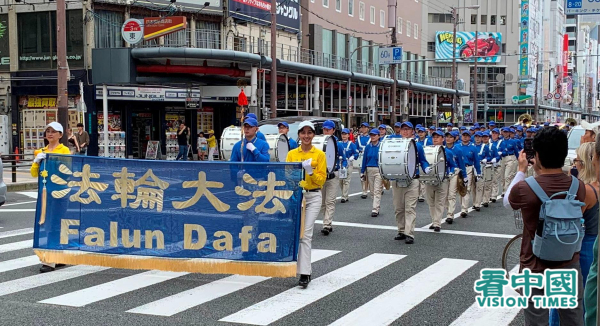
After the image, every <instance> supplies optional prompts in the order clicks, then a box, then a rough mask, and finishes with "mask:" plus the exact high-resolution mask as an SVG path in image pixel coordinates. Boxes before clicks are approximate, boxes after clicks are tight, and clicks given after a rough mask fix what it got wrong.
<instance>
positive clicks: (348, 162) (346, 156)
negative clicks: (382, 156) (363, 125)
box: [338, 128, 358, 203]
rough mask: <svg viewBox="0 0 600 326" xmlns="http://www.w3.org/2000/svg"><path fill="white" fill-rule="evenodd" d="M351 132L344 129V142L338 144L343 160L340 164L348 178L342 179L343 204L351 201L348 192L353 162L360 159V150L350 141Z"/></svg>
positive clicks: (339, 153)
mask: <svg viewBox="0 0 600 326" xmlns="http://www.w3.org/2000/svg"><path fill="white" fill-rule="evenodd" d="M349 138H350V130H348V128H344V129H342V141H340V142H338V155H339V156H340V157H341V158H342V159H341V161H340V162H339V164H340V165H341V167H340V168H345V169H346V178H345V179H342V178H341V177H340V188H342V203H345V202H347V201H349V200H350V199H349V195H348V191H349V190H350V179H351V177H352V170H353V169H352V162H354V160H356V159H357V158H358V149H356V145H355V144H354V143H353V142H351V141H350V139H349Z"/></svg>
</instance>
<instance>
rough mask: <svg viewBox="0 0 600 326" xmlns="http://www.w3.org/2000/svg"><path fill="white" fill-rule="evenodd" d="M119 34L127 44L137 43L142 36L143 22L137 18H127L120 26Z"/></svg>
mask: <svg viewBox="0 0 600 326" xmlns="http://www.w3.org/2000/svg"><path fill="white" fill-rule="evenodd" d="M121 36H122V37H123V40H125V42H127V43H129V44H138V43H140V41H141V40H142V39H143V38H144V23H143V22H142V21H141V20H139V19H134V18H131V19H127V20H126V21H125V22H124V23H123V27H121Z"/></svg>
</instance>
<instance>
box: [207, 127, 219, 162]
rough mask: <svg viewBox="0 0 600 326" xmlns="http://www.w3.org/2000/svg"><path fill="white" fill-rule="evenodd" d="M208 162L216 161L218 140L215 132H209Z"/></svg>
mask: <svg viewBox="0 0 600 326" xmlns="http://www.w3.org/2000/svg"><path fill="white" fill-rule="evenodd" d="M206 141H207V142H208V160H209V161H213V160H214V159H215V151H216V150H217V139H216V138H215V131H214V130H209V131H208V139H206Z"/></svg>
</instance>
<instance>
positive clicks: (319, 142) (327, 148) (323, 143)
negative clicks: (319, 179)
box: [312, 135, 338, 173]
mask: <svg viewBox="0 0 600 326" xmlns="http://www.w3.org/2000/svg"><path fill="white" fill-rule="evenodd" d="M312 144H313V146H315V147H316V148H318V149H320V150H322V151H323V152H324V153H325V158H326V160H327V172H328V173H332V172H333V171H334V170H335V166H336V165H337V163H338V148H337V144H336V141H335V138H334V137H333V136H325V135H319V136H315V137H314V138H313V140H312Z"/></svg>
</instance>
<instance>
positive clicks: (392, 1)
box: [388, 0, 403, 125]
mask: <svg viewBox="0 0 600 326" xmlns="http://www.w3.org/2000/svg"><path fill="white" fill-rule="evenodd" d="M397 9H398V3H397V0H388V13H389V14H388V26H391V27H392V47H394V46H396V44H397V43H398V38H397V36H396V28H397V26H396V24H397V23H398V20H397V19H396V12H397ZM396 67H397V65H396V64H393V65H391V71H392V79H393V80H394V83H393V84H392V94H390V102H391V104H392V105H391V106H392V112H391V113H390V122H391V125H394V123H396V100H397V99H396V92H397V89H396V83H397V81H396V77H397V74H396ZM402 109H403V108H402ZM402 109H401V110H402Z"/></svg>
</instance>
